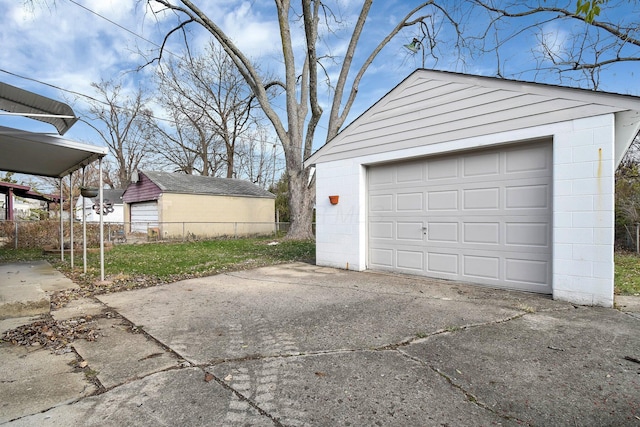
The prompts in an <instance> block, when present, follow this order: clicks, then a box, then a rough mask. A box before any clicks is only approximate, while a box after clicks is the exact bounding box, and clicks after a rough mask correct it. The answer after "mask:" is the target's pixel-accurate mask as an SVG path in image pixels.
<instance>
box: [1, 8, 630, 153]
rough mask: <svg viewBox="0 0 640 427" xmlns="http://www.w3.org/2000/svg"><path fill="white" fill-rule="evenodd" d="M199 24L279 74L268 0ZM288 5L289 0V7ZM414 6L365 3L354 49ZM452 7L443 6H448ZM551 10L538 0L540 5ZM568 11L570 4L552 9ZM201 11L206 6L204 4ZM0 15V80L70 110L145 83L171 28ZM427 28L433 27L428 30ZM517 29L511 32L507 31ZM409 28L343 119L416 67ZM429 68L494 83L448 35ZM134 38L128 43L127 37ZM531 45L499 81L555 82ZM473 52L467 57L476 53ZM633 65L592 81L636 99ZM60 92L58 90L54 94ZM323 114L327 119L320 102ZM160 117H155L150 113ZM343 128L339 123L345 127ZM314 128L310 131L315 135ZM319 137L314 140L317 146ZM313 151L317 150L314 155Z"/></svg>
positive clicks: (515, 49) (38, 11)
mask: <svg viewBox="0 0 640 427" xmlns="http://www.w3.org/2000/svg"><path fill="white" fill-rule="evenodd" d="M197 3H199V4H201V5H202V6H201V7H203V8H205V12H207V14H208V16H210V17H212V18H215V19H216V22H217V23H218V24H219V25H220V26H222V28H223V29H224V30H225V31H227V33H228V34H229V36H230V37H231V38H232V39H233V40H234V41H235V42H236V44H237V45H238V46H239V47H241V48H242V49H243V50H244V52H245V53H246V54H247V55H248V56H249V57H251V58H253V59H254V60H255V61H257V62H259V63H260V64H261V68H262V69H263V70H270V71H271V72H273V73H277V72H278V71H279V70H280V62H279V59H278V55H279V50H278V48H279V42H278V28H277V21H276V19H275V16H274V14H273V1H272V0H253V1H229V0H226V1H222V0H206V1H198V2H197ZM293 3H297V2H295V1H294V2H293ZM333 3H334V7H333V10H334V11H335V12H339V14H340V18H341V24H340V25H337V26H335V27H334V30H336V31H335V33H334V34H327V35H326V36H327V37H326V43H323V45H322V49H323V52H324V53H327V54H329V53H330V54H333V55H336V56H340V55H341V53H343V52H344V49H345V47H346V44H347V43H348V35H349V31H348V30H349V27H350V24H351V23H352V22H354V21H355V19H356V15H357V12H358V8H359V3H360V2H357V1H353V0H336V1H335V2H333ZM418 3H420V2H418V1H415V0H395V1H394V0H387V1H378V2H374V7H373V9H372V13H371V15H370V17H369V20H368V23H367V27H366V32H365V35H364V37H363V41H362V43H361V46H360V50H359V54H360V55H363V54H364V53H368V51H369V50H370V49H371V48H372V47H373V46H374V42H377V41H378V40H379V39H380V38H381V37H383V36H384V35H386V33H387V32H388V31H389V30H390V29H391V28H392V27H393V26H394V25H395V24H396V23H397V22H398V20H399V19H400V17H401V16H402V15H404V13H406V11H408V10H409V9H410V8H411V7H413V5H416V4H418ZM457 3H459V2H455V1H453V0H452V1H451V2H449V4H450V5H452V6H453V5H455V4H457ZM554 3H556V2H554V1H551V0H547V1H545V2H542V3H541V4H544V5H549V4H554ZM557 3H561V4H562V5H569V7H575V1H574V0H570V1H566V2H557ZM636 3H640V2H633V1H632V2H628V1H626V0H625V1H622V2H621V3H620V6H616V5H615V4H617V3H616V2H615V1H614V0H612V1H611V2H610V4H611V5H612V6H611V7H610V8H609V9H608V10H607V11H606V13H610V14H616V15H618V16H620V17H624V16H627V17H629V16H631V17H633V18H634V19H637V18H635V16H637V14H636V15H634V14H633V11H634V8H635V9H637V8H638V6H637V5H636ZM205 5H206V6H205ZM0 10H3V11H4V12H3V14H2V18H0V19H1V24H0V40H1V41H2V49H0V81H3V82H5V83H9V84H12V85H15V86H19V87H21V88H24V89H27V90H30V91H33V92H36V93H39V94H42V95H45V96H49V97H52V98H54V99H59V100H63V101H64V100H66V101H68V102H69V103H70V104H71V105H72V106H73V107H74V109H75V110H76V111H77V112H79V111H81V110H82V109H83V108H85V107H86V105H85V104H84V100H85V98H83V97H81V96H80V97H78V96H76V95H74V93H78V94H84V95H89V96H94V95H95V92H94V90H93V89H92V88H91V86H90V85H91V83H92V82H99V81H100V80H101V79H105V80H108V79H111V78H118V79H121V80H122V82H123V83H124V86H125V87H126V88H127V90H130V91H131V92H133V91H134V90H135V89H136V87H138V86H140V85H142V86H147V85H149V82H150V81H151V78H152V75H153V66H149V67H146V68H143V69H142V70H139V71H136V70H137V69H138V67H139V66H140V65H141V64H143V63H144V62H145V60H144V59H143V58H142V57H141V55H140V52H142V53H147V54H152V53H153V51H154V50H155V49H156V45H157V44H160V43H161V42H162V37H163V36H164V34H165V33H166V31H167V29H168V28H171V26H172V24H173V23H174V22H175V16H174V15H173V14H172V13H164V14H159V15H157V14H154V13H153V12H152V11H151V10H150V9H149V6H148V5H147V2H146V1H138V0H35V1H34V7H31V6H28V5H26V6H25V2H23V1H16V0H0ZM465 19H466V21H465V22H464V23H465V25H466V26H467V27H468V28H473V27H474V25H479V24H481V20H482V17H481V16H479V15H478V16H475V15H473V16H466V18H465ZM435 23H436V25H437V24H439V22H437V21H436V22H435ZM513 25H519V24H515V23H514V24H513ZM544 29H545V31H546V32H547V34H548V35H549V36H550V37H551V38H552V40H553V43H554V46H561V45H562V44H563V43H568V40H569V39H568V34H569V33H570V28H567V27H566V26H561V25H558V24H555V23H550V24H548V25H547V26H546V27H545V28H544ZM415 31H416V30H415V29H409V30H405V31H404V32H402V33H401V34H400V35H399V36H398V37H397V39H395V40H393V41H392V42H391V43H390V44H389V45H388V46H387V48H385V50H383V52H382V53H381V55H380V57H379V58H378V60H377V61H376V62H375V63H374V64H373V65H372V66H371V67H370V69H369V71H368V72H367V76H366V78H365V79H364V80H363V82H362V84H361V85H360V88H359V96H358V99H357V103H356V105H355V106H354V108H353V110H352V113H351V115H350V120H352V119H353V118H355V117H357V115H359V114H360V113H362V112H363V111H364V110H365V109H366V108H368V107H369V106H371V105H372V104H373V103H374V102H375V101H377V100H378V99H379V98H380V97H381V96H383V95H384V94H385V93H387V92H388V91H389V90H391V89H392V88H393V87H394V86H395V85H396V84H398V83H399V82H400V81H401V80H402V79H404V78H405V77H406V76H408V75H409V74H410V73H411V72H412V71H413V70H414V69H416V68H419V67H422V66H423V62H422V57H421V55H420V54H418V55H411V54H410V53H409V52H408V51H407V50H406V49H404V48H403V47H402V45H403V44H405V43H408V42H409V41H410V40H411V38H412V37H413V35H415ZM439 31H440V32H439V34H438V36H439V39H440V40H442V44H441V45H439V46H438V48H441V50H440V51H439V52H438V57H439V59H438V61H437V63H436V61H435V60H434V59H433V58H427V60H426V61H425V63H424V66H425V67H426V68H433V67H435V68H438V69H443V70H451V71H459V72H466V73H470V74H483V75H495V73H496V66H495V59H496V58H495V56H494V55H474V56H473V57H472V56H471V55H468V56H465V57H463V58H462V59H463V60H460V58H458V57H456V56H455V55H451V51H450V50H448V49H449V48H448V45H447V44H446V43H445V42H446V41H450V40H452V36H453V32H452V30H451V28H450V27H447V26H442V27H439ZM134 34H135V35H134ZM187 37H188V38H189V42H190V46H191V48H192V50H194V51H198V50H201V49H202V48H203V47H204V46H205V44H206V43H207V42H208V40H209V35H208V34H207V33H206V32H204V31H203V30H201V29H200V28H198V27H197V26H195V25H192V26H191V27H189V33H188V35H187ZM293 39H294V47H296V48H298V49H300V48H302V46H303V34H302V33H301V32H300V31H295V32H294V34H293ZM538 44H539V39H536V38H535V37H533V36H532V35H531V34H530V33H523V34H521V35H520V36H519V37H518V38H515V39H513V40H511V41H510V43H509V44H507V45H506V46H505V50H504V51H503V53H502V54H501V57H500V60H501V64H502V65H501V66H502V67H503V75H504V76H505V77H510V78H518V79H522V80H537V81H541V82H548V83H553V84H557V83H558V81H557V79H555V77H554V76H553V75H552V74H541V73H536V63H535V61H533V59H532V52H535V50H536V49H538V48H539V47H538ZM167 48H168V51H170V52H173V53H176V54H178V55H179V54H180V53H181V52H182V51H183V43H182V40H181V38H180V37H177V36H176V37H173V38H171V40H170V41H169V44H168V45H167ZM476 53H477V51H476ZM326 66H327V68H326V69H327V72H328V74H329V75H330V76H332V77H335V76H337V72H338V66H339V64H332V63H330V62H326ZM638 71H640V63H635V62H632V63H627V64H624V65H621V66H615V67H612V68H611V69H610V70H608V71H607V72H606V73H605V74H603V77H602V83H601V86H600V89H601V90H606V91H611V92H618V93H625V94H631V95H639V96H640V79H638V77H639V76H638V75H639V74H640V73H638ZM56 88H61V89H64V90H59V89H56ZM326 94H327V92H326V91H323V92H322V93H321V95H325V98H324V99H323V101H324V105H323V107H324V109H325V112H328V110H329V105H328V104H327V103H326V102H327V100H328V99H327V98H326ZM159 114H160V113H159ZM350 120H348V121H347V123H348V122H349V121H350ZM0 125H5V126H13V127H19V128H23V129H29V130H33V131H38V132H53V131H54V129H53V127H51V126H49V125H45V124H39V123H38V122H35V121H32V120H25V121H16V120H15V119H7V117H6V116H4V117H3V116H0ZM322 132H323V130H322V129H320V134H322ZM65 137H68V138H69V139H73V140H77V141H82V142H87V143H92V144H100V142H99V139H98V137H97V136H96V135H95V133H94V132H93V131H92V130H91V128H90V127H89V126H87V125H84V124H82V123H78V124H76V125H75V126H74V128H72V129H71V130H70V131H69V132H68V133H67V134H66V135H65ZM323 142H324V138H322V137H321V135H320V137H319V138H317V143H316V144H317V146H319V145H321V144H322V143H323ZM316 148H317V147H316Z"/></svg>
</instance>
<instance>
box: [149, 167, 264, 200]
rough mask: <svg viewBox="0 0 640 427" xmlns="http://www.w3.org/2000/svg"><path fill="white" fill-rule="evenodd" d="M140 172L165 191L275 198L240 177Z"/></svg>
mask: <svg viewBox="0 0 640 427" xmlns="http://www.w3.org/2000/svg"><path fill="white" fill-rule="evenodd" d="M141 173H142V174H144V175H146V176H147V178H149V179H150V180H151V181H152V182H153V183H154V184H156V185H157V186H158V188H160V190H162V191H163V192H165V193H181V194H207V195H215V196H244V197H261V198H270V199H273V198H275V196H274V195H273V194H271V193H270V192H268V191H267V190H265V189H263V188H262V187H259V186H257V185H255V184H253V183H251V182H249V181H244V180H241V179H231V178H216V177H212V176H200V175H186V174H183V173H170V172H153V171H141Z"/></svg>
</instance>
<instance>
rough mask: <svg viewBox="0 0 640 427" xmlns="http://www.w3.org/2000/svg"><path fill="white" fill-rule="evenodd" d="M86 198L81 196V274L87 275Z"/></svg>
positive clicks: (84, 167)
mask: <svg viewBox="0 0 640 427" xmlns="http://www.w3.org/2000/svg"><path fill="white" fill-rule="evenodd" d="M85 173H86V166H83V167H82V185H83V186H84V178H85ZM86 203H87V198H86V197H84V196H82V272H83V273H84V274H87V215H86V211H85V209H86Z"/></svg>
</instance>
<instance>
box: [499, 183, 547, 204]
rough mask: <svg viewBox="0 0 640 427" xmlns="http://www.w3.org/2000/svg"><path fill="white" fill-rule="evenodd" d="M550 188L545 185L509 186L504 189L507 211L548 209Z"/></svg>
mask: <svg viewBox="0 0 640 427" xmlns="http://www.w3.org/2000/svg"><path fill="white" fill-rule="evenodd" d="M550 190H551V189H550V187H549V185H546V184H539V185H521V186H509V187H506V189H505V193H506V194H505V195H506V201H505V207H506V208H507V209H531V208H543V209H546V208H548V207H549V200H550V198H549V193H550Z"/></svg>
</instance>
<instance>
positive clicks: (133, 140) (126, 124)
mask: <svg viewBox="0 0 640 427" xmlns="http://www.w3.org/2000/svg"><path fill="white" fill-rule="evenodd" d="M92 86H93V87H94V88H95V89H96V92H97V98H96V99H93V100H90V101H89V110H88V112H87V113H86V114H85V115H84V117H83V121H85V122H86V123H87V124H89V125H90V126H91V127H93V128H94V130H95V131H96V132H97V133H98V135H99V136H100V139H102V141H103V142H104V143H105V144H106V145H107V147H109V151H110V152H111V155H112V156H113V157H114V158H115V169H116V173H115V176H113V177H112V178H111V184H112V186H113V187H115V188H125V187H126V186H127V185H129V183H130V182H131V173H132V172H133V171H135V170H136V169H139V168H140V167H142V166H143V165H144V163H145V161H147V160H148V156H149V150H148V146H149V140H150V137H151V134H150V132H149V127H148V123H149V117H150V116H151V111H150V110H149V109H148V108H147V107H146V103H147V99H146V98H145V97H144V95H143V91H142V89H141V88H139V89H138V90H137V91H136V92H135V93H134V95H133V96H127V95H125V94H124V93H123V88H122V86H121V85H120V84H118V83H114V82H110V81H102V82H100V83H92ZM93 123H99V124H100V126H98V125H95V124H93Z"/></svg>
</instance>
